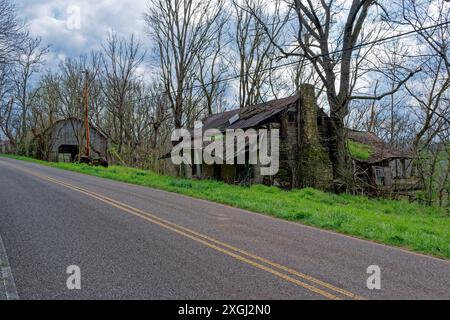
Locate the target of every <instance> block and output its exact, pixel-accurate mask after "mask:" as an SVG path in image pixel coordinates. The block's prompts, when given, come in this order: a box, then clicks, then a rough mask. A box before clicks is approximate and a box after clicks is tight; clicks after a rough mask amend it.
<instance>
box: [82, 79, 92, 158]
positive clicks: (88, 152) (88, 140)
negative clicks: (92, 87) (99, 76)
mask: <svg viewBox="0 0 450 320" xmlns="http://www.w3.org/2000/svg"><path fill="white" fill-rule="evenodd" d="M84 73H85V78H84V125H85V132H86V157H87V158H88V160H89V159H90V157H91V148H90V146H91V133H90V127H89V108H88V95H89V91H88V77H89V71H88V70H85V72H84Z"/></svg>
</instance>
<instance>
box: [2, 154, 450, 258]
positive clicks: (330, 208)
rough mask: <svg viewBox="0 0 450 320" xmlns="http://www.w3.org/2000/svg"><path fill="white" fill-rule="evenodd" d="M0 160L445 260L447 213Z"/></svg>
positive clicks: (449, 247) (449, 253) (449, 238)
mask: <svg viewBox="0 0 450 320" xmlns="http://www.w3.org/2000/svg"><path fill="white" fill-rule="evenodd" d="M0 156H1V157H9V158H14V159H18V160H24V161H29V162H35V163H39V164H43V165H46V166H50V167H55V168H60V169H64V170H70V171H75V172H79V173H84V174H88V175H92V176H97V177H102V178H107V179H112V180H116V181H122V182H128V183H132V184H137V185H142V186H146V187H152V188H157V189H162V190H166V191H171V192H176V193H180V194H184V195H188V196H192V197H195V198H200V199H206V200H211V201H215V202H218V203H222V204H227V205H231V206H234V207H238V208H242V209H247V210H251V211H255V212H259V213H264V214H268V215H271V216H275V217H278V218H282V219H286V220H291V221H297V222H300V223H302V224H306V225H310V226H315V227H320V228H323V229H328V230H334V231H337V232H340V233H344V234H348V235H353V236H356V237H360V238H364V239H368V240H373V241H376V242H380V243H385V244H389V245H394V246H399V247H403V248H407V249H410V250H413V251H417V252H422V253H426V254H431V255H434V256H437V257H441V258H447V259H450V213H449V212H448V209H444V208H434V207H432V208H431V207H424V206H420V205H417V204H411V203H407V202H404V201H393V200H386V199H368V198H367V197H362V196H352V195H348V194H342V195H335V194H332V193H325V192H321V191H318V190H314V189H302V190H293V191H283V190H280V189H278V188H276V187H266V186H261V185H255V186H251V187H240V186H233V185H227V184H225V183H221V182H216V181H210V180H186V179H180V178H176V177H169V176H162V175H158V174H155V173H153V172H150V171H143V170H139V169H133V168H126V167H119V166H112V167H109V168H102V167H90V166H87V165H80V164H67V163H49V162H45V161H39V160H35V159H31V158H26V157H18V156H10V155H0Z"/></svg>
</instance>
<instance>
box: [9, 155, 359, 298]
mask: <svg viewBox="0 0 450 320" xmlns="http://www.w3.org/2000/svg"><path fill="white" fill-rule="evenodd" d="M8 165H10V166H13V167H15V168H16V169H19V170H21V171H25V172H27V173H29V174H31V175H33V176H36V177H39V178H41V179H43V180H46V181H49V182H52V183H55V184H58V185H61V186H64V187H66V188H69V189H71V190H74V191H78V192H80V193H83V194H85V195H87V196H89V197H92V198H95V199H97V200H99V201H102V202H104V203H107V204H109V205H111V206H114V207H116V208H118V209H121V210H123V211H125V212H127V213H130V214H132V215H134V216H137V217H140V218H142V219H144V220H147V221H149V222H152V223H154V224H156V225H158V226H161V227H163V228H165V229H168V230H171V231H173V232H175V233H177V234H180V235H182V236H184V237H187V238H189V239H191V240H193V241H196V242H199V243H201V244H203V245H205V246H207V247H209V248H212V249H214V250H216V251H219V252H221V253H223V254H226V255H229V256H231V257H233V258H235V259H237V260H239V261H241V262H244V263H246V264H249V265H251V266H253V267H255V268H258V269H261V270H264V271H266V272H269V273H271V274H273V275H275V276H277V277H279V278H282V279H283V280H286V281H288V282H290V283H293V284H296V285H298V286H301V287H303V288H305V289H308V290H310V291H312V292H315V293H317V294H319V295H322V296H324V297H326V298H328V299H333V300H340V299H341V298H340V297H338V296H336V293H338V294H341V295H344V296H346V297H348V298H351V299H357V300H362V299H364V298H363V297H361V296H358V295H356V294H354V293H352V292H349V291H347V290H344V289H341V288H338V287H336V286H333V285H331V284H329V283H326V282H323V281H321V280H318V279H316V278H313V277H311V276H308V275H306V274H303V273H301V272H299V271H296V270H293V269H290V268H288V267H285V266H283V265H280V264H278V263H276V262H273V261H270V260H267V259H265V258H262V257H260V256H257V255H255V254H252V253H249V252H247V251H245V250H242V249H239V248H236V247H233V246H231V245H229V244H227V243H224V242H221V241H219V240H216V239H214V238H211V237H209V236H207V235H204V234H201V233H198V232H196V231H193V230H190V229H188V228H185V227H183V226H180V225H177V224H175V223H173V222H170V221H167V220H164V219H162V218H159V217H157V216H155V215H154V214H151V213H148V212H145V211H142V210H140V209H137V208H134V207H131V206H129V205H127V204H125V203H122V202H119V201H117V200H114V199H111V198H108V197H106V196H104V195H101V194H98V193H96V192H93V191H90V190H87V189H83V188H81V187H78V186H75V185H72V184H69V183H67V182H63V181H60V180H56V179H54V178H51V177H49V176H45V175H42V174H39V173H36V172H33V171H31V170H27V169H24V168H22V167H18V166H15V165H12V164H10V163H8ZM211 242H212V243H211ZM218 245H220V246H222V247H224V248H221V247H219V246H218ZM225 248H227V249H229V250H227V249H225ZM230 250H232V251H235V252H232V251H230ZM237 253H239V254H237ZM242 255H244V256H247V257H244V256H242ZM249 258H252V259H254V260H257V261H259V262H262V263H265V264H267V265H269V266H272V267H274V268H277V269H280V270H283V271H284V272H287V273H289V274H291V275H294V276H297V277H299V278H302V279H304V280H307V281H309V282H312V283H314V284H315V285H319V286H321V287H323V288H326V289H328V290H330V291H332V292H333V293H329V292H327V291H325V290H323V289H320V288H317V287H315V286H313V285H311V284H308V283H305V282H303V281H299V280H298V279H295V278H293V277H291V276H289V275H286V274H284V273H281V272H280V271H278V270H275V269H273V268H271V267H268V266H265V265H262V264H260V263H258V262H255V261H252V260H250V259H249Z"/></svg>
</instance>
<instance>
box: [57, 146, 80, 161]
mask: <svg viewBox="0 0 450 320" xmlns="http://www.w3.org/2000/svg"><path fill="white" fill-rule="evenodd" d="M58 153H59V154H70V161H71V162H75V160H76V158H77V156H78V153H79V149H78V146H77V145H71V144H62V145H60V146H59V148H58Z"/></svg>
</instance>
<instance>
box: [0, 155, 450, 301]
mask: <svg viewBox="0 0 450 320" xmlns="http://www.w3.org/2000/svg"><path fill="white" fill-rule="evenodd" d="M0 237H1V239H3V244H4V245H3V247H4V250H3V251H4V253H3V256H4V258H3V261H2V262H0V263H1V265H0V267H1V268H2V270H3V271H4V272H3V274H4V276H5V277H4V278H5V279H4V281H3V282H4V283H1V281H0V299H1V298H2V295H3V298H5V296H7V294H9V296H10V297H14V289H16V291H17V295H18V296H19V298H20V299H358V298H365V299H450V262H449V261H444V260H440V259H436V258H432V257H428V256H424V255H419V254H415V253H411V252H407V251H405V250H401V249H397V248H392V247H388V246H384V245H379V244H375V243H371V242H368V241H363V240H359V239H355V238H351V237H347V236H343V235H339V234H335V233H332V232H328V231H322V230H319V229H316V228H311V227H307V226H303V225H300V224H296V223H291V222H286V221H282V220H279V219H274V218H271V217H267V216H263V215H259V214H255V213H251V212H248V211H245V210H240V209H235V208H231V207H228V206H223V205H219V204H214V203H211V202H207V201H202V200H196V199H192V198H189V197H185V196H181V195H176V194H173V193H168V192H164V191H159V190H154V189H149V188H144V187H139V186H134V185H130V184H125V183H119V182H114V181H110V180H105V179H100V178H96V177H91V176H85V175H82V174H78V173H73V172H68V171H62V170H58V169H54V168H49V167H45V166H41V165H37V164H33V163H25V162H20V161H15V160H11V159H2V158H0ZM1 247H2V245H1V243H0V260H2V258H1V257H2V248H1ZM5 257H7V259H6V258H5ZM5 260H6V261H8V262H9V263H5ZM71 265H76V266H79V267H80V270H81V290H69V289H68V288H67V285H66V283H67V279H68V277H69V276H70V275H69V274H67V273H66V271H67V267H68V266H71ZM371 265H377V266H379V268H380V270H381V290H369V289H368V288H367V278H368V277H369V276H370V275H369V274H367V268H368V267H369V266H371ZM7 267H8V268H7ZM9 269H10V271H11V272H10V276H9V277H8V272H5V270H9ZM12 283H14V284H15V286H13V285H12ZM5 284H6V290H5ZM2 287H3V288H2ZM2 289H3V293H2Z"/></svg>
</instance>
